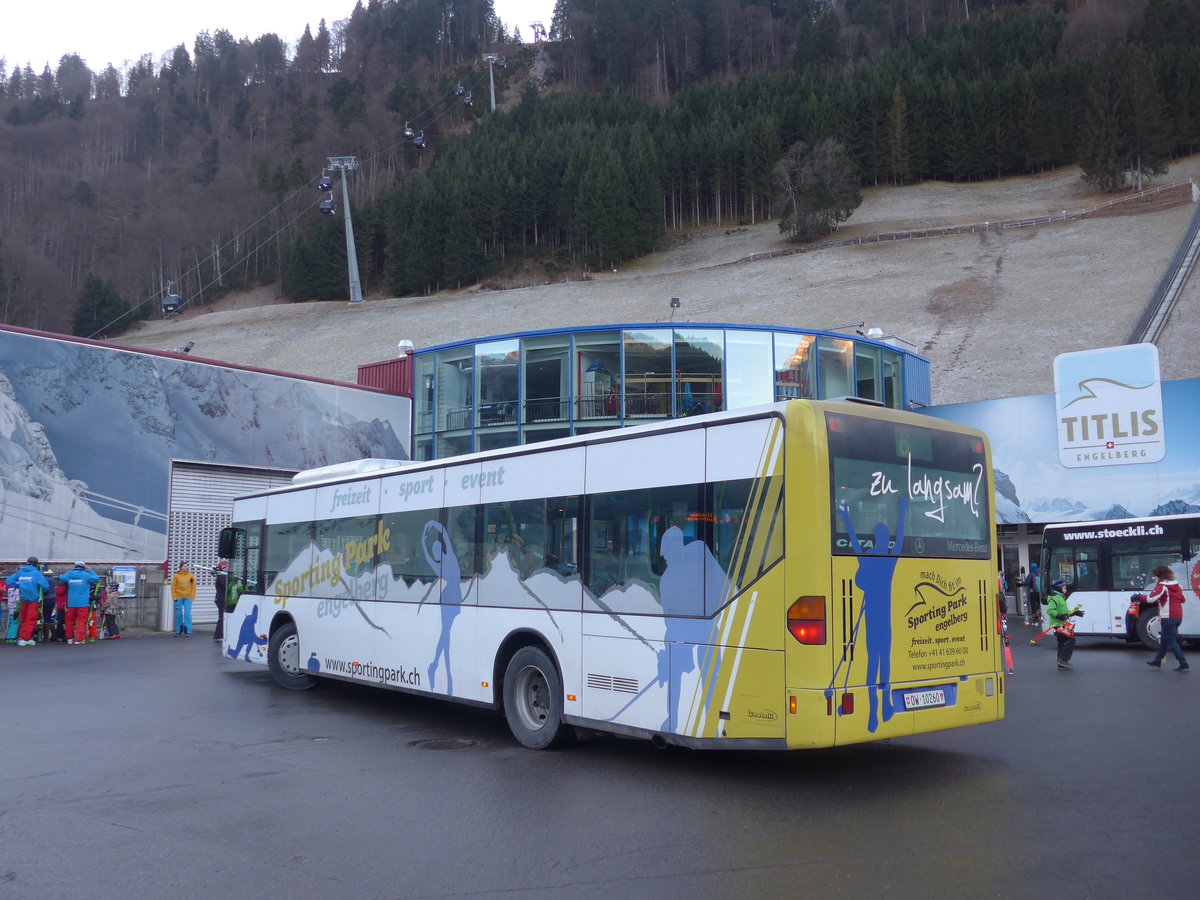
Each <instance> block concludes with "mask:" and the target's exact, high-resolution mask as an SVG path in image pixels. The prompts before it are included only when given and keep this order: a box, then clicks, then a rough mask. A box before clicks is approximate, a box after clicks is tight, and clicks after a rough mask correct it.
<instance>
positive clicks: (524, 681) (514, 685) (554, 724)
mask: <svg viewBox="0 0 1200 900" xmlns="http://www.w3.org/2000/svg"><path fill="white" fill-rule="evenodd" d="M562 713H563V692H562V682H561V681H560V679H559V677H558V670H557V669H556V668H555V667H554V663H553V662H551V660H550V657H549V656H547V655H546V653H545V652H544V651H542V650H541V649H539V648H537V647H522V648H521V649H520V650H518V651H517V652H516V653H514V654H513V656H512V659H510V660H509V661H508V668H506V669H505V670H504V718H505V719H507V720H508V727H509V730H510V731H512V733H513V737H515V738H516V739H517V741H518V742H520V743H521V744H522V745H523V746H525V747H528V748H530V749H531V750H546V749H548V748H550V747H558V746H562V745H563V744H565V743H567V742H568V741H569V740H570V738H571V736H572V729H571V728H570V726H567V725H564V724H563V720H562Z"/></svg>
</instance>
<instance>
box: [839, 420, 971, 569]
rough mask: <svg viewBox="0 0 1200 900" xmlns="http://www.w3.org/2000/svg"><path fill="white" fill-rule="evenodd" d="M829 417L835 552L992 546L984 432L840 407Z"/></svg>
mask: <svg viewBox="0 0 1200 900" xmlns="http://www.w3.org/2000/svg"><path fill="white" fill-rule="evenodd" d="M825 421H826V429H827V433H828V437H829V465H830V475H831V477H832V481H831V499H832V502H833V509H832V510H831V511H830V514H831V516H832V521H833V548H832V549H833V552H834V553H835V554H841V555H853V554H862V553H870V552H873V551H874V552H884V553H888V554H891V555H896V556H924V557H938V558H945V559H986V558H987V557H988V556H989V555H990V554H991V544H990V542H989V533H990V529H991V527H992V524H991V523H992V516H991V504H990V498H989V497H988V495H987V494H988V492H987V456H986V452H985V448H984V443H983V441H982V440H981V439H980V438H978V437H975V436H971V435H963V434H955V433H952V432H948V431H942V430H939V429H936V428H926V427H923V426H919V425H908V424H904V425H901V424H897V423H895V422H891V421H888V420H884V419H871V418H865V417H861V416H852V415H845V414H841V413H827V414H826V419H825ZM880 525H882V526H883V529H882V530H878V529H877V526H880ZM850 529H852V530H853V533H851V531H850ZM877 530H878V533H879V534H881V535H882V534H886V535H887V540H888V541H889V546H888V547H887V548H886V549H885V550H883V551H876V548H875V542H876V537H875V534H876V533H877ZM897 538H899V541H897ZM897 543H899V544H900V546H899V547H897V546H896V544H897ZM856 545H857V546H856Z"/></svg>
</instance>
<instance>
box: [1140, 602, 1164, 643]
mask: <svg viewBox="0 0 1200 900" xmlns="http://www.w3.org/2000/svg"><path fill="white" fill-rule="evenodd" d="M1137 636H1138V640H1139V641H1141V642H1142V644H1143V645H1144V646H1145V648H1146V649H1147V650H1157V649H1158V645H1159V642H1160V639H1161V638H1162V619H1161V618H1160V617H1159V615H1158V613H1156V612H1149V611H1148V612H1144V613H1142V614H1141V615H1140V616H1138V620H1137Z"/></svg>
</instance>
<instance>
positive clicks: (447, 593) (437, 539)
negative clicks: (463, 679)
mask: <svg viewBox="0 0 1200 900" xmlns="http://www.w3.org/2000/svg"><path fill="white" fill-rule="evenodd" d="M431 537H432V539H431ZM421 549H422V550H424V551H425V559H426V561H427V562H428V563H429V568H431V569H433V571H434V572H435V573H436V574H437V576H438V578H440V579H441V580H442V593H441V599H440V600H439V603H440V604H441V607H442V634H441V637H439V638H438V644H437V649H436V650H435V651H434V654H433V662H431V663H430V664H429V687H430V688H431V689H432V688H433V686H434V684H435V681H434V676H435V675H436V673H437V668H438V660H439V659H444V660H445V661H446V693H447V694H451V693H453V692H454V679H453V677H452V676H451V674H450V630H451V628H452V627H453V625H454V620H455V619H456V618H457V617H458V614H459V613H460V612H462V602H463V598H462V566H460V565H459V562H458V557H457V556H455V555H454V548H453V546H452V545H451V543H450V535H449V534H447V533H446V528H445V526H443V525H442V523H441V522H427V523H426V524H425V533H424V535H422V538H421Z"/></svg>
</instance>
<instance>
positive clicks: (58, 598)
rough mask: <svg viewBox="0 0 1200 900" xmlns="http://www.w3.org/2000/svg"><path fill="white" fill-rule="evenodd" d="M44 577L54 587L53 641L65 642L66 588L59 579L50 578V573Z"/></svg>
mask: <svg viewBox="0 0 1200 900" xmlns="http://www.w3.org/2000/svg"><path fill="white" fill-rule="evenodd" d="M46 577H47V578H48V579H49V580H50V583H51V584H53V585H54V638H53V639H54V640H55V641H65V640H66V637H65V631H66V625H67V586H66V585H65V584H63V582H62V579H61V578H51V577H50V573H49V572H47V573H46Z"/></svg>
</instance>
